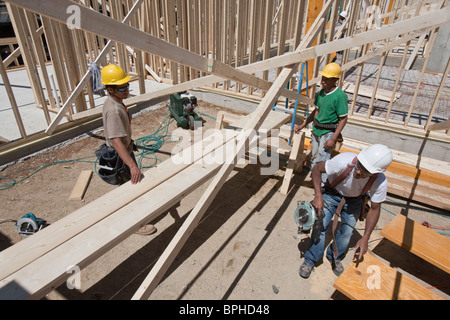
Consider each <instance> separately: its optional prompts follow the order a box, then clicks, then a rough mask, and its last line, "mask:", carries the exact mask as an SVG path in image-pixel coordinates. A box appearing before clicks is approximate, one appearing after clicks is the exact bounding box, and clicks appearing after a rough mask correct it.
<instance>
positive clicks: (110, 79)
mask: <svg viewBox="0 0 450 320" xmlns="http://www.w3.org/2000/svg"><path fill="white" fill-rule="evenodd" d="M130 79H131V78H130V77H129V76H127V74H126V73H125V71H123V69H122V68H121V67H119V66H117V65H115V64H110V65H107V66H106V67H104V68H103V69H102V83H103V84H104V85H107V86H119V85H121V84H125V83H127V82H129V81H130Z"/></svg>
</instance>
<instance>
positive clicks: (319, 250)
mask: <svg viewBox="0 0 450 320" xmlns="http://www.w3.org/2000/svg"><path fill="white" fill-rule="evenodd" d="M340 201H341V196H339V195H336V194H331V193H328V192H325V193H324V194H323V204H324V205H323V210H322V216H323V220H322V225H321V226H320V229H319V230H320V232H314V231H313V232H312V234H311V245H310V247H309V249H308V250H307V251H306V253H305V263H306V264H307V265H309V266H314V264H315V263H316V262H317V261H319V260H320V259H322V257H323V254H324V251H325V234H326V233H327V230H328V226H329V224H330V222H331V221H332V219H333V216H334V213H335V212H336V208H337V207H338V205H339V202H340ZM361 205H362V198H361V197H357V198H346V201H345V205H344V207H343V208H342V212H341V227H340V228H339V230H338V231H337V233H336V242H335V243H332V244H331V245H330V246H328V249H327V252H326V257H327V258H328V259H329V260H330V261H333V260H334V261H335V262H339V261H340V260H341V258H343V255H344V254H345V252H346V251H347V248H348V244H349V242H350V238H351V237H352V234H353V229H354V227H355V225H356V222H357V220H358V218H359V214H360V212H361ZM335 245H337V251H338V256H337V258H336V259H334V258H333V246H335Z"/></svg>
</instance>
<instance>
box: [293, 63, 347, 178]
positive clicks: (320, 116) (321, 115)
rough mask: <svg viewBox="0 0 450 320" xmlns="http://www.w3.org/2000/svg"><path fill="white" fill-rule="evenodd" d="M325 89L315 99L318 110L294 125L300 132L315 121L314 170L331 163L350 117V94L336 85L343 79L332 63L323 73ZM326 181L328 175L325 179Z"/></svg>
mask: <svg viewBox="0 0 450 320" xmlns="http://www.w3.org/2000/svg"><path fill="white" fill-rule="evenodd" d="M320 74H321V75H322V80H321V85H322V89H321V90H320V91H319V93H318V94H317V96H316V99H315V102H314V104H315V105H316V108H315V109H314V110H313V111H312V112H311V114H310V116H309V117H308V118H307V119H306V121H304V122H303V123H302V124H300V125H297V126H295V128H294V130H295V132H296V133H299V132H300V131H301V130H302V129H303V128H305V127H306V125H308V124H309V123H311V122H313V130H312V133H311V170H312V168H313V167H314V166H315V165H316V164H317V163H319V162H322V161H326V160H329V159H330V158H331V152H332V151H333V148H334V145H335V143H336V141H337V140H338V138H339V137H340V136H341V132H342V130H343V129H344V126H345V124H346V123H347V118H348V97H347V94H346V93H345V92H344V91H342V89H341V88H339V87H338V86H337V82H338V80H339V78H340V77H341V67H340V66H339V64H337V63H335V62H332V63H329V64H327V65H326V66H325V67H324V68H323V70H322V71H321V72H320ZM322 178H323V181H324V182H325V181H326V174H324V175H323V176H322Z"/></svg>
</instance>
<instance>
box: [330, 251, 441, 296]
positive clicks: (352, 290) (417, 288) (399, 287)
mask: <svg viewBox="0 0 450 320" xmlns="http://www.w3.org/2000/svg"><path fill="white" fill-rule="evenodd" d="M333 286H334V287H335V288H336V289H337V290H339V291H340V292H342V293H343V294H345V295H346V296H347V297H349V298H350V299H352V300H444V299H443V298H442V297H440V296H439V295H438V294H436V293H434V292H433V291H431V290H429V289H427V288H425V287H424V286H422V285H420V284H419V283H417V282H416V281H414V280H413V279H411V278H409V277H407V276H405V275H403V274H402V273H400V272H399V271H397V270H395V269H393V268H391V267H390V266H388V265H387V264H385V263H384V262H382V261H381V260H379V259H377V258H376V257H374V256H373V255H371V254H365V255H364V258H363V261H362V262H358V263H357V262H355V261H353V262H352V263H351V264H350V265H348V266H347V267H346V268H345V270H344V272H342V274H341V275H340V276H339V277H338V278H337V280H336V282H335V283H334V285H333Z"/></svg>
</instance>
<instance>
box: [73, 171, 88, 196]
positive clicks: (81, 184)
mask: <svg viewBox="0 0 450 320" xmlns="http://www.w3.org/2000/svg"><path fill="white" fill-rule="evenodd" d="M91 177H92V170H83V171H81V172H80V175H79V176H78V179H77V182H76V183H75V186H74V187H73V189H72V192H71V194H70V196H69V200H82V199H83V197H84V194H85V193H86V190H87V187H88V185H89V182H90V181H91Z"/></svg>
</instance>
